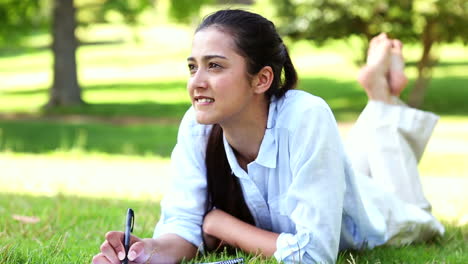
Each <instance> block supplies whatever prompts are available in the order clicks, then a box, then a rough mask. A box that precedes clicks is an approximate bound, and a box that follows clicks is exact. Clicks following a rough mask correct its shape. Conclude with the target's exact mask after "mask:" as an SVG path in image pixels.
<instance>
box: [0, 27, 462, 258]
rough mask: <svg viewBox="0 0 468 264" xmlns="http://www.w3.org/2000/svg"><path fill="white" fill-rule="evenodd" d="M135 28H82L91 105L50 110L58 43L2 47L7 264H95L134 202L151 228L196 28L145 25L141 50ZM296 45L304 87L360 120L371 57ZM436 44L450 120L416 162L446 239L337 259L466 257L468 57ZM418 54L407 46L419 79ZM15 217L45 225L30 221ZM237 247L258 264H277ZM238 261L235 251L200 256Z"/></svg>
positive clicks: (439, 103) (183, 104) (434, 97)
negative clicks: (363, 72) (364, 60)
mask: <svg viewBox="0 0 468 264" xmlns="http://www.w3.org/2000/svg"><path fill="white" fill-rule="evenodd" d="M125 30H126V29H124V28H122V27H120V26H111V27H109V26H103V25H98V26H95V27H91V28H88V29H87V30H81V31H79V32H78V33H79V34H80V36H81V38H82V39H84V40H87V41H91V40H98V41H102V43H103V44H100V45H86V46H82V47H80V48H79V50H78V69H79V79H80V83H81V85H82V88H83V98H84V99H85V101H86V102H87V104H86V105H83V106H77V107H67V108H54V109H47V110H45V109H43V108H42V106H43V105H44V104H45V103H46V102H47V97H48V92H49V91H48V88H49V86H50V81H51V65H52V56H51V53H50V51H48V50H46V49H44V48H34V47H33V48H31V47H29V48H27V49H16V50H1V49H0V73H1V76H0V81H1V84H2V85H1V87H0V182H1V183H2V184H0V214H1V215H2V217H0V264H3V263H9V264H10V263H12V264H19V263H89V262H90V260H91V257H92V256H93V255H94V254H96V253H97V252H98V250H99V245H100V244H101V243H102V240H103V236H104V234H105V232H106V231H108V230H121V229H122V228H123V225H122V224H123V220H124V219H123V215H124V212H125V208H127V207H133V208H134V209H135V210H136V212H137V218H136V219H137V220H136V221H137V224H136V228H135V234H136V235H138V236H141V237H148V236H151V234H152V230H153V228H154V225H155V223H156V222H157V219H158V217H159V205H158V204H159V199H160V197H161V195H162V193H163V191H164V190H166V189H167V186H168V182H169V178H168V175H170V170H171V168H170V166H169V163H168V160H169V155H170V152H171V150H172V148H173V146H174V144H175V141H176V133H177V127H178V123H179V120H180V119H181V117H182V115H183V114H184V112H185V111H186V109H187V108H188V107H189V101H188V96H187V94H186V88H185V83H186V78H187V76H188V74H187V69H186V62H185V61H186V57H187V56H188V55H189V52H190V50H189V48H190V39H191V34H192V33H191V30H190V29H188V28H185V27H179V26H178V27H168V26H158V27H141V28H140V34H141V36H142V39H143V42H142V43H141V44H138V45H137V44H134V43H129V42H125V41H122V40H125V39H127V38H128V34H129V33H128V32H127V31H125ZM161 36H164V37H163V38H162V37H161ZM47 41H49V39H48V38H47V36H45V35H43V34H42V35H41V34H38V35H35V36H34V37H33V38H32V39H31V41H30V42H31V43H35V44H34V45H36V46H41V47H43V46H45V45H46V44H47ZM351 43H353V40H351ZM290 50H291V53H292V57H293V61H294V62H295V64H296V66H297V69H298V71H299V75H300V83H299V88H300V89H303V90H306V91H309V92H311V93H313V94H316V95H318V96H321V97H323V98H324V99H325V100H326V101H327V102H328V103H329V105H330V106H331V108H332V110H333V112H334V114H335V115H336V118H337V120H338V121H340V122H341V123H343V122H345V123H348V122H350V121H353V120H354V119H355V118H356V117H357V115H358V114H359V112H360V111H361V110H362V108H363V107H364V105H365V103H366V101H367V99H366V96H365V94H364V92H363V91H362V89H361V88H359V87H358V85H357V83H356V81H355V75H356V72H357V67H356V66H355V64H353V62H352V61H353V60H354V59H356V58H357V57H358V56H360V54H361V51H360V50H358V51H356V49H355V48H352V47H350V46H349V45H348V44H347V43H344V42H338V41H337V42H331V43H329V45H328V46H326V47H324V48H319V47H315V46H312V45H310V44H308V43H306V42H304V41H301V42H298V43H294V44H292V45H291V46H290ZM439 50H440V58H441V63H440V64H439V66H438V67H437V68H436V69H435V71H434V78H433V80H432V81H431V83H430V87H429V90H428V93H427V96H426V100H425V104H424V105H423V107H422V108H423V109H425V110H429V111H433V112H435V113H437V114H439V115H441V122H440V123H441V124H440V126H439V127H438V128H436V130H435V133H434V135H433V139H432V140H431V142H430V144H429V146H428V148H427V151H426V154H425V156H424V158H423V160H422V161H421V166H420V169H421V174H422V175H425V176H426V177H423V183H424V184H425V186H426V187H429V188H427V189H426V191H427V192H426V193H427V195H428V196H429V199H430V200H431V201H433V205H434V212H435V214H436V216H437V217H439V218H440V219H442V220H443V221H444V224H445V226H446V227H447V234H446V235H445V236H444V237H443V238H440V239H437V240H435V241H431V242H428V243H424V244H419V245H412V246H409V247H402V248H393V247H382V248H377V249H374V250H371V251H362V252H346V253H343V254H342V255H341V256H340V258H339V263H346V264H349V263H468V256H467V253H466V252H468V248H467V245H468V226H467V225H466V222H467V220H466V218H467V217H468V216H467V215H468V207H467V206H468V204H467V203H466V199H468V198H467V196H466V191H465V190H464V188H463V186H465V185H466V180H465V179H466V178H467V177H468V163H467V162H466V160H467V158H468V152H467V151H466V150H467V149H468V107H466V98H468V77H467V75H466V73H467V72H468V53H467V52H466V51H467V48H466V47H463V46H461V45H459V44H454V45H447V46H444V47H440V48H439ZM419 52H420V48H419V47H417V46H411V45H408V46H406V53H405V54H406V57H407V58H408V59H409V63H408V68H407V74H408V76H409V78H410V80H411V83H412V82H414V80H415V77H416V71H415V61H416V59H417V57H418V56H419ZM410 86H411V84H410ZM407 94H408V91H405V93H404V94H403V98H406V97H407ZM343 127H346V126H343ZM344 130H346V128H344ZM129 179H131V181H132V184H131V185H128V184H127V181H128V180H129ZM127 189H130V191H127V192H126V191H125V190H127ZM13 215H25V216H36V217H38V218H39V219H40V221H39V222H38V223H36V224H28V223H23V222H19V221H17V220H14V219H13ZM238 254H239V256H243V257H245V258H246V259H249V260H252V262H253V263H259V262H267V263H275V261H273V260H267V261H261V260H259V259H258V258H256V257H255V256H248V255H243V254H242V253H238ZM228 257H229V258H230V257H235V256H226V255H225V254H223V253H221V254H220V255H209V256H207V257H206V258H199V259H197V261H215V260H219V259H223V258H228Z"/></svg>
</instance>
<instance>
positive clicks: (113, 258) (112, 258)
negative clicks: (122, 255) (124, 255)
mask: <svg viewBox="0 0 468 264" xmlns="http://www.w3.org/2000/svg"><path fill="white" fill-rule="evenodd" d="M100 254H102V255H104V256H105V258H106V259H107V260H108V262H104V263H112V264H120V260H119V258H118V257H117V254H116V252H115V250H114V249H113V248H112V246H111V245H110V244H109V241H107V240H106V241H104V243H102V245H101V253H100Z"/></svg>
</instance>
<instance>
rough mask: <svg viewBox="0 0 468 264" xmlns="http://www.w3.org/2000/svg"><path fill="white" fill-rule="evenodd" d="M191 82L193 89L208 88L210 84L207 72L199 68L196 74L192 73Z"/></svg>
mask: <svg viewBox="0 0 468 264" xmlns="http://www.w3.org/2000/svg"><path fill="white" fill-rule="evenodd" d="M190 83H191V86H192V88H193V89H195V88H206V87H207V85H208V82H207V79H206V74H205V73H204V72H203V71H202V70H200V69H198V70H197V71H196V72H195V74H194V75H192V78H191V81H190Z"/></svg>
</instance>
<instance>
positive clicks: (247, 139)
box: [221, 100, 269, 171]
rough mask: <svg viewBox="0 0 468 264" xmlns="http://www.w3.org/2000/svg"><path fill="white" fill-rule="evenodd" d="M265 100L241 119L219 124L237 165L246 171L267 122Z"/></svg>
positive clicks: (255, 152) (254, 155) (257, 149)
mask: <svg viewBox="0 0 468 264" xmlns="http://www.w3.org/2000/svg"><path fill="white" fill-rule="evenodd" d="M268 107H269V102H268V101H267V100H261V101H260V103H259V105H257V107H255V109H254V111H250V112H249V114H247V115H244V116H243V117H242V118H241V119H238V120H235V121H232V122H229V123H227V124H226V123H225V124H221V127H222V128H223V132H224V136H225V137H226V140H227V141H228V143H229V145H230V146H231V147H232V148H233V149H234V152H235V154H236V158H237V161H238V163H239V165H240V166H241V167H242V168H243V169H244V170H245V171H247V164H249V163H250V162H252V161H254V160H255V159H256V158H257V156H258V152H259V150H260V145H261V143H262V140H263V136H264V135H265V130H266V126H267V122H268Z"/></svg>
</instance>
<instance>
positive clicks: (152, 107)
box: [42, 102, 190, 121]
mask: <svg viewBox="0 0 468 264" xmlns="http://www.w3.org/2000/svg"><path fill="white" fill-rule="evenodd" d="M189 107H190V104H189V103H188V102H187V103H179V104H160V103H155V102H137V103H102V104H87V105H82V106H71V107H55V108H51V109H44V110H43V112H42V114H43V115H46V116H47V115H51V114H53V115H72V114H76V115H88V116H101V117H106V118H110V117H115V118H118V117H152V118H158V119H172V120H176V121H179V120H180V119H182V117H183V116H184V113H185V112H186V111H187V109H189Z"/></svg>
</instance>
